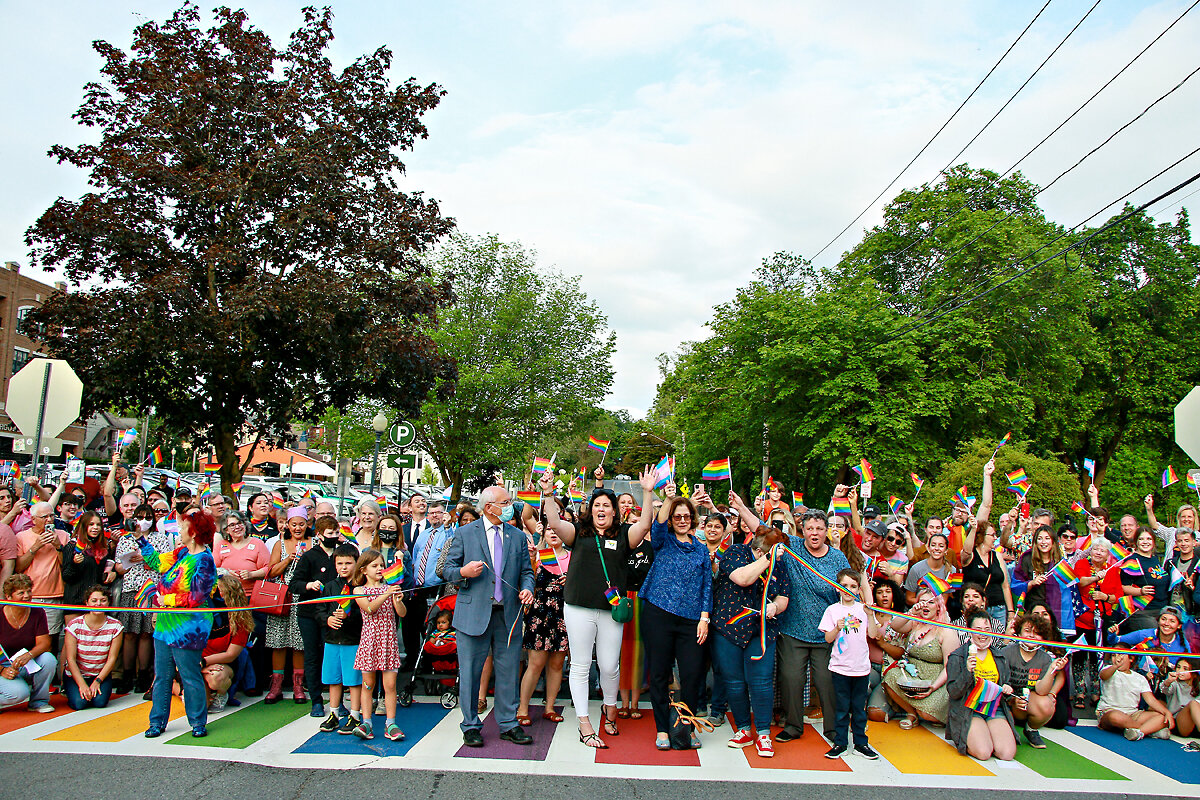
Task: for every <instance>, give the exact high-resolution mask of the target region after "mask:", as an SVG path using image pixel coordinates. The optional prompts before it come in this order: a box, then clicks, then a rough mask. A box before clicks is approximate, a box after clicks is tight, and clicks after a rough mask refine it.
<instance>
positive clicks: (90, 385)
mask: <svg viewBox="0 0 1200 800" xmlns="http://www.w3.org/2000/svg"><path fill="white" fill-rule="evenodd" d="M214 13H215V24H214V25H213V26H212V27H211V28H209V29H207V30H204V29H202V27H201V18H200V13H199V11H198V9H197V7H196V6H195V5H194V4H191V3H188V4H186V5H184V6H183V7H182V8H181V9H179V10H178V11H177V12H175V14H174V15H173V16H172V17H171V18H170V19H169V20H167V21H166V22H165V23H163V24H161V25H160V24H158V23H156V22H148V23H146V24H143V25H140V26H138V27H137V28H136V29H135V31H134V39H133V46H132V48H131V50H130V52H128V53H126V52H124V51H122V50H120V49H118V48H117V47H114V46H113V45H111V44H108V43H107V42H97V43H96V45H95V49H96V51H97V52H98V53H99V54H100V55H101V57H102V58H103V59H104V65H103V67H102V68H101V73H102V75H103V79H102V81H100V82H93V83H89V84H87V86H86V87H85V90H86V94H85V99H84V101H83V105H82V106H81V107H80V109H79V111H78V113H77V114H76V119H78V120H79V121H80V122H81V123H82V124H83V125H85V126H87V127H89V128H93V129H95V131H96V134H97V136H96V139H97V142H96V143H95V144H85V145H80V146H78V147H66V146H56V147H54V148H53V149H52V150H51V151H50V152H51V155H52V156H54V157H56V158H58V159H59V160H60V161H65V162H66V163H68V164H71V165H72V166H75V167H78V168H80V169H84V170H88V174H89V180H90V182H91V185H92V187H93V191H91V192H89V193H88V194H86V195H84V196H83V197H82V198H80V199H79V200H67V199H63V198H59V199H58V200H57V201H55V203H54V204H53V205H52V206H51V207H50V208H49V209H48V210H47V211H46V212H45V213H43V214H42V216H41V217H40V218H39V219H38V221H37V222H36V223H35V224H34V225H33V226H32V227H31V228H30V229H29V231H28V232H27V234H26V240H27V242H28V244H29V245H30V247H31V248H32V257H33V261H34V263H35V264H39V265H42V266H44V267H46V268H47V269H54V268H57V269H61V270H62V271H63V273H64V274H65V275H66V277H67V279H68V280H69V281H72V282H75V283H82V282H85V281H88V282H91V283H93V284H94V285H95V287H96V288H93V289H89V290H86V291H72V292H65V293H55V294H53V295H52V296H51V297H50V298H49V300H48V302H47V303H46V304H45V305H44V306H43V307H42V308H40V309H38V310H36V311H34V312H32V313H31V314H30V323H31V324H32V325H33V326H35V327H37V326H45V327H44V328H41V330H44V331H45V335H44V336H43V337H42V338H43V341H44V343H45V346H46V348H47V349H48V350H49V351H50V353H51V354H52V355H54V356H56V357H61V358H66V359H67V360H68V361H69V362H70V363H71V365H72V367H74V368H75V370H76V372H78V373H79V375H80V377H81V378H82V380H83V383H84V386H85V387H86V395H85V406H86V408H85V412H84V413H87V410H89V409H92V408H97V407H103V406H108V405H119V404H134V403H140V402H142V401H143V398H146V397H153V398H154V403H155V406H156V408H157V412H158V416H160V417H162V419H163V420H164V421H165V422H166V423H167V424H169V425H170V426H172V427H174V428H175V429H177V430H179V431H182V432H185V433H186V434H188V435H189V436H190V437H194V438H195V439H197V440H202V441H207V442H208V443H209V444H211V446H212V447H213V448H214V449H215V451H216V453H217V460H218V461H219V462H220V463H221V466H222V478H223V484H224V488H225V491H226V492H228V491H229V486H230V483H231V482H232V481H235V480H237V479H238V477H239V476H240V474H241V470H242V467H243V466H244V464H239V463H238V461H237V456H236V446H237V444H238V439H239V437H241V436H243V435H244V433H245V432H246V431H250V432H252V435H256V436H257V437H258V438H259V439H267V440H283V441H286V440H288V439H289V438H290V424H291V422H292V421H293V420H296V419H305V418H307V419H313V418H319V417H320V416H321V414H322V413H324V411H325V410H326V409H328V408H330V407H336V408H344V407H345V406H346V405H348V404H349V403H351V402H352V401H353V400H354V399H356V398H358V397H360V396H363V395H367V396H370V397H375V398H387V399H388V401H389V402H394V403H395V404H396V406H397V407H398V408H399V409H400V410H401V411H403V412H405V413H410V412H415V411H416V410H417V407H418V404H419V403H420V401H421V400H423V399H424V398H425V397H426V395H427V393H428V390H429V389H430V388H431V387H433V386H434V385H435V384H436V386H437V387H438V390H437V391H438V393H439V394H440V395H441V396H443V397H445V396H448V395H449V394H450V393H451V392H452V390H453V386H454V374H455V372H454V363H453V360H452V359H450V358H447V357H446V356H445V355H443V354H442V353H440V352H439V351H438V349H437V345H436V343H435V342H434V340H433V338H432V336H431V334H430V332H431V330H432V328H433V327H434V324H435V320H436V316H435V313H436V310H437V309H438V308H439V307H441V306H442V305H445V304H446V303H448V302H449V301H450V299H451V292H450V286H449V283H448V282H447V279H446V277H444V276H443V277H439V278H436V279H434V278H433V277H431V276H430V274H429V271H428V269H427V268H426V267H425V266H424V264H423V263H422V262H421V261H420V259H419V255H420V254H421V252H422V251H424V250H425V249H426V248H427V247H429V246H430V245H431V244H432V243H434V242H435V241H436V240H437V239H438V238H439V237H441V236H443V235H445V234H446V233H448V232H449V231H450V229H451V227H452V224H453V223H452V221H451V220H449V219H446V218H444V217H442V215H441V213H440V211H439V209H438V206H437V204H436V203H434V202H431V201H428V200H426V199H425V198H424V197H423V196H422V195H421V193H419V192H411V193H408V192H403V191H401V190H400V189H399V188H398V184H397V176H399V175H401V174H402V173H403V172H404V163H403V162H402V161H401V160H400V158H399V153H400V152H401V151H403V150H407V149H410V148H411V147H412V146H413V144H414V143H415V141H416V140H417V139H420V138H425V136H426V129H425V126H424V123H423V122H422V121H421V118H422V116H423V115H424V114H425V113H426V112H428V111H429V110H431V109H433V108H434V107H435V106H436V105H437V104H438V102H439V100H440V98H441V96H442V94H443V92H442V90H441V89H440V88H439V87H438V86H437V85H434V84H430V85H426V86H421V85H418V84H417V83H416V82H415V81H414V80H412V79H410V80H408V81H406V82H404V83H401V84H398V85H393V84H392V82H391V81H390V80H389V78H388V71H389V69H390V67H391V60H392V56H391V52H390V51H389V50H388V49H386V48H380V49H378V50H376V51H375V52H373V53H371V54H369V55H365V56H361V57H359V58H357V59H355V60H354V61H353V62H352V63H350V64H349V65H348V66H347V67H346V68H345V69H343V70H341V71H335V70H334V69H333V66H332V64H331V63H330V60H329V58H328V50H329V46H330V42H331V40H332V39H333V29H332V25H331V20H332V12H331V11H330V10H329V9H325V10H324V11H316V10H313V9H311V8H310V9H306V10H305V12H304V17H305V21H304V24H303V25H302V26H301V27H300V28H299V29H298V30H297V31H295V32H294V33H293V34H292V35H291V37H290V40H289V41H288V43H287V45H286V46H285V47H283V48H282V49H276V47H275V46H274V45H273V44H272V42H271V40H270V38H269V37H268V36H267V34H266V33H264V32H263V31H261V30H258V29H255V28H253V27H251V26H250V24H249V21H248V17H247V15H246V13H245V12H243V11H232V10H230V9H228V8H219V9H217V10H216V11H215V12H214Z"/></svg>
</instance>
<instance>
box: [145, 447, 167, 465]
mask: <svg viewBox="0 0 1200 800" xmlns="http://www.w3.org/2000/svg"><path fill="white" fill-rule="evenodd" d="M146 460H147V461H149V462H150V466H152V467H157V466H158V465H159V464H161V463H163V454H162V448H161V447H155V448H154V449H153V450H151V451H150V455H149V456H147V457H146Z"/></svg>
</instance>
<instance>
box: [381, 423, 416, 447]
mask: <svg viewBox="0 0 1200 800" xmlns="http://www.w3.org/2000/svg"><path fill="white" fill-rule="evenodd" d="M388 437H389V438H390V439H391V440H392V444H394V445H396V447H408V446H409V445H410V444H412V443H413V442H415V441H416V440H417V429H416V428H415V427H414V426H413V424H412V423H411V422H405V421H404V420H401V421H400V422H397V423H396V424H395V425H393V426H392V429H391V431H389V432H388Z"/></svg>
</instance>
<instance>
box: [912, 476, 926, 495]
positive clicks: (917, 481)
mask: <svg viewBox="0 0 1200 800" xmlns="http://www.w3.org/2000/svg"><path fill="white" fill-rule="evenodd" d="M908 476H909V477H910V478H912V482H913V486H914V487H915V488H916V490H917V491H918V492H919V491H921V487H922V486H924V485H925V479H924V478H922V477H921V476H919V475H917V473H915V472H910V473H908Z"/></svg>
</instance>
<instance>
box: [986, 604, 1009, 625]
mask: <svg viewBox="0 0 1200 800" xmlns="http://www.w3.org/2000/svg"><path fill="white" fill-rule="evenodd" d="M987 615H988V617H989V618H990V619H992V620H994V621H996V622H999V623H1001V624H1002V625H1003V624H1007V623H1008V609H1007V608H1006V607H1005V606H1004V604H1003V603H1001V604H1000V605H998V606H988V607H987Z"/></svg>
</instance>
